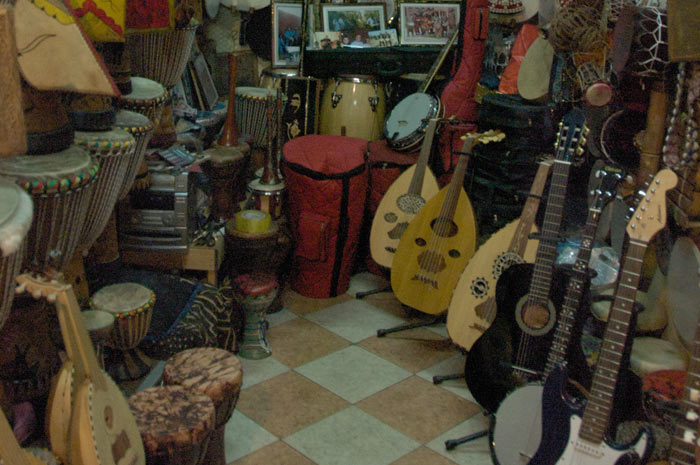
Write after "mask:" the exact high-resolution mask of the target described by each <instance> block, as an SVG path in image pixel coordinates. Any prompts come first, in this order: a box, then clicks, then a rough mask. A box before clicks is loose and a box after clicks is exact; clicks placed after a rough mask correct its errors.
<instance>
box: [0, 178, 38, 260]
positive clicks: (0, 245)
mask: <svg viewBox="0 0 700 465" xmlns="http://www.w3.org/2000/svg"><path fill="white" fill-rule="evenodd" d="M33 210H34V209H33V204H32V199H31V197H29V195H28V194H27V193H26V192H24V191H23V190H22V189H20V188H19V187H17V186H16V185H15V184H13V183H12V182H11V181H9V180H7V179H4V178H0V252H2V253H1V254H0V255H2V256H8V255H11V254H13V253H15V251H17V249H18V248H19V246H20V244H21V243H22V240H23V239H24V238H25V237H26V235H27V231H29V228H30V227H31V225H32V215H33Z"/></svg>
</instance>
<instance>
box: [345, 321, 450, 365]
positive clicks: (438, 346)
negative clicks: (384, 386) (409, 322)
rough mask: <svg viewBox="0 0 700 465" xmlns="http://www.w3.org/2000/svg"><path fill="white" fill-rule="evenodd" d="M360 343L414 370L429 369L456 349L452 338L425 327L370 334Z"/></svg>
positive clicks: (361, 345)
mask: <svg viewBox="0 0 700 465" xmlns="http://www.w3.org/2000/svg"><path fill="white" fill-rule="evenodd" d="M358 345H359V346H360V347H362V348H363V349H366V350H368V351H370V352H372V353H373V354H376V355H379V356H380V357H382V358H385V359H387V360H389V361H390V362H393V363H395V364H396V365H398V366H400V367H401V368H403V369H404V370H408V371H410V372H411V373H418V372H419V371H422V370H425V369H426V368H428V367H431V366H433V365H435V364H437V363H440V362H442V361H443V360H446V359H447V358H449V357H451V356H453V355H454V354H455V352H456V349H455V348H454V346H453V345H452V341H450V340H449V339H445V338H442V337H440V336H439V335H437V334H435V332H433V331H430V330H428V329H425V328H417V329H411V330H407V331H401V332H398V333H392V334H387V335H386V336H383V337H376V336H374V337H369V338H367V339H365V340H364V341H362V342H360V343H359V344H358Z"/></svg>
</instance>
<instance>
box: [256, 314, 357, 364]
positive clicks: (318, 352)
mask: <svg viewBox="0 0 700 465" xmlns="http://www.w3.org/2000/svg"><path fill="white" fill-rule="evenodd" d="M267 340H268V341H269V342H270V346H271V347H272V356H273V357H274V358H275V359H277V360H279V361H280V362H282V363H284V364H285V365H287V366H288V367H292V368H295V367H298V366H300V365H303V364H305V363H307V362H310V361H312V360H316V359H317V358H319V357H323V356H324V355H328V354H330V353H331V352H335V351H336V350H340V349H342V348H344V347H347V346H348V345H350V342H349V341H347V340H346V339H344V338H342V337H340V336H338V335H337V334H335V333H332V332H330V331H328V330H327V329H324V328H322V327H320V326H319V325H317V324H315V323H312V322H310V321H309V320H306V319H304V318H297V319H295V320H291V321H288V322H286V323H282V324H280V325H278V326H275V327H273V328H271V329H270V330H269V331H268V332H267Z"/></svg>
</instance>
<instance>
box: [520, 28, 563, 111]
mask: <svg viewBox="0 0 700 465" xmlns="http://www.w3.org/2000/svg"><path fill="white" fill-rule="evenodd" d="M553 61H554V48H552V46H551V45H550V43H549V41H547V40H546V39H544V38H543V37H538V38H537V39H535V41H534V42H533V43H532V45H530V48H528V49H527V53H526V54H525V57H524V58H523V62H522V64H521V65H520V71H518V93H519V94H520V96H521V97H522V98H524V99H525V100H539V99H542V98H544V97H546V96H547V94H548V93H549V74H550V72H551V69H552V62H553Z"/></svg>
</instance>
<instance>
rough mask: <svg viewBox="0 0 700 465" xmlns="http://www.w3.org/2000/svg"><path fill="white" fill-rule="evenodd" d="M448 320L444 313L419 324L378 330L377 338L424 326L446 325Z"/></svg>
mask: <svg viewBox="0 0 700 465" xmlns="http://www.w3.org/2000/svg"><path fill="white" fill-rule="evenodd" d="M446 319H447V316H446V315H445V313H442V314H440V315H437V316H435V317H434V318H431V319H430V320H425V321H420V322H417V323H408V324H405V325H399V326H394V327H393V328H388V329H378V330H377V337H384V336H386V335H387V334H391V333H397V332H399V331H406V330H407V329H414V328H422V327H424V326H430V325H434V324H435V323H444V322H445V321H446Z"/></svg>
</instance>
